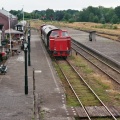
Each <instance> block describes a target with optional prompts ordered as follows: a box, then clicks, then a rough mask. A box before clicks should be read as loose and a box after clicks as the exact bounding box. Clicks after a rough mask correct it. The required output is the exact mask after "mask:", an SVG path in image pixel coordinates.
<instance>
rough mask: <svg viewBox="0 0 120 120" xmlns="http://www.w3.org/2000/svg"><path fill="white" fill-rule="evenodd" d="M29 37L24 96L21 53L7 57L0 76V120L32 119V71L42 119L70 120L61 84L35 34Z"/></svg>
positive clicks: (22, 53)
mask: <svg viewBox="0 0 120 120" xmlns="http://www.w3.org/2000/svg"><path fill="white" fill-rule="evenodd" d="M31 33H32V36H31V66H28V88H29V89H28V95H25V94H24V81H25V80H24V76H25V75H24V73H25V72H24V71H25V69H24V52H23V51H22V52H21V53H20V54H19V55H14V56H12V57H10V58H9V59H8V60H7V62H6V64H7V67H8V71H7V73H6V75H0V120H31V119H32V118H33V68H34V69H35V70H36V71H37V70H38V71H41V73H40V72H36V73H35V80H36V96H37V95H38V94H39V96H40V101H41V102H40V106H41V113H42V118H43V120H71V118H69V113H68V111H67V109H66V105H65V95H64V91H63V88H62V84H61V82H60V80H59V78H58V76H57V74H56V71H55V69H54V68H53V66H52V62H51V60H50V58H49V56H48V54H47V52H46V50H45V48H44V46H43V44H42V41H41V40H40V38H39V35H38V33H37V31H32V32H31Z"/></svg>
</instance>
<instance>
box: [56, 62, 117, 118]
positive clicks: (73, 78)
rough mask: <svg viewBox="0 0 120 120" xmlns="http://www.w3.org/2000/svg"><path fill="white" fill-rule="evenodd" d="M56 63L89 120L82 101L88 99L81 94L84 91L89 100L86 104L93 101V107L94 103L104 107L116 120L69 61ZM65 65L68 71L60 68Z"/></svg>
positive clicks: (112, 116) (89, 116)
mask: <svg viewBox="0 0 120 120" xmlns="http://www.w3.org/2000/svg"><path fill="white" fill-rule="evenodd" d="M56 63H57V64H58V66H59V68H60V70H61V72H62V74H63V75H64V77H65V79H66V81H67V83H68V85H69V87H70V89H71V90H72V91H73V93H74V95H75V97H76V99H77V100H78V102H79V104H80V106H81V107H82V108H83V110H84V112H85V114H86V116H87V118H88V119H89V120H91V119H92V116H91V115H90V114H89V111H87V109H86V103H85V102H84V100H83V97H86V99H88V97H87V96H86V95H85V94H83V93H84V91H87V95H88V96H89V99H88V100H87V102H88V101H94V102H93V105H92V106H94V105H95V104H94V103H97V104H99V106H101V105H102V106H104V107H105V109H106V110H107V111H108V112H109V114H110V116H111V119H113V120H117V118H116V117H115V116H114V114H113V113H112V112H111V111H110V110H109V108H108V107H107V106H106V105H105V104H104V103H103V101H102V100H101V99H100V98H99V96H98V95H97V94H96V93H95V92H94V90H93V89H92V88H91V87H90V85H89V84H88V83H87V82H86V81H85V79H84V78H83V77H82V76H81V75H80V74H79V72H78V71H77V70H76V68H75V67H74V66H73V65H71V63H70V62H69V61H67V60H66V61H60V60H59V61H57V60H56ZM65 65H66V66H67V67H68V69H69V71H67V70H66V67H65V68H63V67H62V66H65ZM73 72H74V74H72V75H71V73H73ZM79 89H80V90H79ZM98 102H99V103H98ZM88 103H89V102H88ZM103 112H104V111H103Z"/></svg>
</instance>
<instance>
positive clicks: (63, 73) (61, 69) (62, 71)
mask: <svg viewBox="0 0 120 120" xmlns="http://www.w3.org/2000/svg"><path fill="white" fill-rule="evenodd" d="M58 66H59V64H58ZM59 68H60V71H61V72H62V74H63V75H64V77H65V79H66V80H67V83H68V84H69V86H70V88H71V89H72V91H73V93H74V95H75V97H76V98H77V100H78V102H79V104H80V105H81V106H82V108H83V110H84V111H85V113H86V115H87V117H88V119H89V120H91V118H90V115H89V113H88V112H87V110H86V108H85V107H84V105H83V104H82V102H81V100H80V99H79V97H78V95H77V93H76V92H75V90H74V88H73V87H72V85H71V83H70V82H69V80H68V78H67V77H66V75H65V74H64V72H63V71H62V69H61V67H60V66H59Z"/></svg>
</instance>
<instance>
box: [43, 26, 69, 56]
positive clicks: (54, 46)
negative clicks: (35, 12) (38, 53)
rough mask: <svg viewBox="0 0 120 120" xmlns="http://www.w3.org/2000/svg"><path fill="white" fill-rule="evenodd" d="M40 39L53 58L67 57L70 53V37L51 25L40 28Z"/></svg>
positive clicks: (65, 32) (64, 31)
mask: <svg viewBox="0 0 120 120" xmlns="http://www.w3.org/2000/svg"><path fill="white" fill-rule="evenodd" d="M41 38H42V40H43V41H44V43H45V46H46V47H47V49H48V50H49V51H50V53H51V54H52V55H53V56H61V57H65V58H66V57H67V56H69V55H70V51H71V37H70V36H69V35H68V33H67V31H66V30H61V29H59V28H57V27H55V26H53V25H42V26H41Z"/></svg>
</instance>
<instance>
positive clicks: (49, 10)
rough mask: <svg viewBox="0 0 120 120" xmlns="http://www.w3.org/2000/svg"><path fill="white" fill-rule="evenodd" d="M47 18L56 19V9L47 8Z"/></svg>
mask: <svg viewBox="0 0 120 120" xmlns="http://www.w3.org/2000/svg"><path fill="white" fill-rule="evenodd" d="M46 18H47V20H54V10H53V9H49V8H48V9H47V10H46Z"/></svg>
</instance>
